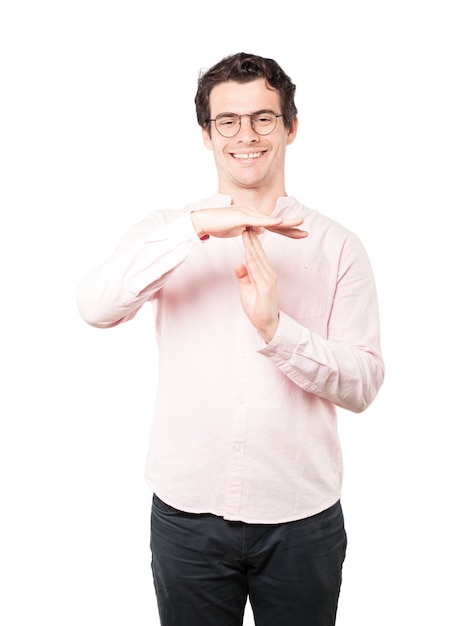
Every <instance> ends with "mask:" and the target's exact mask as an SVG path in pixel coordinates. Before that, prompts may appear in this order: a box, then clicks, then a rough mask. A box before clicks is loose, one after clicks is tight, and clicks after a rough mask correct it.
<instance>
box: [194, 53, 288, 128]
mask: <svg viewBox="0 0 472 626" xmlns="http://www.w3.org/2000/svg"><path fill="white" fill-rule="evenodd" d="M258 78H264V79H265V80H266V82H267V85H268V86H269V87H271V88H272V89H276V90H277V91H278V92H279V95H280V105H281V107H282V114H283V118H284V125H285V126H286V127H287V128H291V127H292V124H293V120H294V118H295V116H296V115H297V107H296V106H295V99H294V98H295V88H296V87H295V85H294V83H293V82H292V81H291V79H290V78H289V77H288V76H287V74H286V73H285V72H284V71H283V69H282V68H281V67H280V65H279V64H278V63H276V62H275V61H274V60H273V59H265V58H264V57H260V56H257V55H255V54H247V53H246V52H239V53H237V54H233V55H231V56H227V57H225V58H224V59H222V60H221V61H219V62H218V63H217V64H216V65H214V66H213V67H211V68H210V69H209V70H206V71H202V72H201V73H200V77H199V79H198V89H197V94H196V96H195V107H196V111H197V121H198V123H199V124H200V126H201V127H202V128H206V129H208V126H209V124H210V93H211V90H212V89H213V87H215V86H216V85H218V84H220V83H224V82H226V81H230V80H232V81H235V82H237V83H249V82H251V81H252V80H256V79H258ZM208 130H209V129H208Z"/></svg>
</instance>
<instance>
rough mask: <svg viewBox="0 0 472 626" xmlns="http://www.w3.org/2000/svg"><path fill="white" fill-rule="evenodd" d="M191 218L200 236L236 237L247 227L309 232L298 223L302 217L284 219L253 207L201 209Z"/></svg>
mask: <svg viewBox="0 0 472 626" xmlns="http://www.w3.org/2000/svg"><path fill="white" fill-rule="evenodd" d="M191 219H192V223H193V226H194V228H195V230H196V231H197V234H198V236H199V237H200V238H201V237H204V236H205V235H211V236H212V237H237V236H238V235H240V234H241V233H242V232H243V231H244V230H246V229H247V228H252V229H255V230H256V232H262V231H263V230H264V229H266V230H271V231H272V232H274V233H278V234H279V235H285V236H286V237H292V238H294V239H301V238H302V237H306V235H307V233H306V232H305V231H303V230H300V229H299V228H296V227H297V226H300V224H302V223H303V218H297V219H284V218H283V217H272V216H270V215H265V214H264V213H260V212H259V211H256V210H255V209H251V208H250V207H240V206H229V207H221V208H216V209H200V210H199V211H192V213H191Z"/></svg>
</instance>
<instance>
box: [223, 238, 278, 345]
mask: <svg viewBox="0 0 472 626" xmlns="http://www.w3.org/2000/svg"><path fill="white" fill-rule="evenodd" d="M242 239H243V243H244V252H245V257H246V265H242V264H241V265H237V266H236V267H235V268H234V273H235V274H236V278H237V279H238V283H239V293H240V297H241V304H242V307H243V309H244V312H245V313H246V315H247V316H248V318H249V320H250V321H251V323H252V324H253V326H254V327H255V328H256V329H257V331H258V332H259V334H260V335H261V337H262V338H263V339H264V341H265V342H266V343H269V342H270V341H271V340H272V338H273V336H274V335H275V332H276V330H277V327H278V325H279V303H278V297H277V274H276V273H275V271H274V269H273V267H272V266H271V265H270V263H269V259H268V258H267V256H266V253H265V252H264V249H263V247H262V245H261V242H260V241H259V239H258V237H257V234H256V233H255V232H254V231H249V230H245V231H244V232H243V233H242Z"/></svg>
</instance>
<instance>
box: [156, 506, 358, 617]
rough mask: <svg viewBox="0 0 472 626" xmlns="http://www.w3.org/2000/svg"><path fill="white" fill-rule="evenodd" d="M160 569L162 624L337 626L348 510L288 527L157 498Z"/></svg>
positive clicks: (337, 508)
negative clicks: (248, 616) (248, 612)
mask: <svg viewBox="0 0 472 626" xmlns="http://www.w3.org/2000/svg"><path fill="white" fill-rule="evenodd" d="M151 551H152V571H153V576H154V586H155V590H156V597H157V603H158V608H159V616H160V621H161V626H241V624H242V623H243V614H244V608H245V606H246V601H247V598H248V597H249V601H250V603H251V606H252V610H253V612H254V621H255V624H256V626H333V625H334V624H335V621H336V611H337V605H338V597H339V591H340V587H341V571H342V565H343V562H344V557H345V553H346V533H345V530H344V518H343V513H342V509H341V504H340V503H339V502H337V503H336V504H335V505H333V506H332V507H330V508H329V509H327V510H326V511H323V512H322V513H319V514H318V515H314V516H312V517H308V518H306V519H303V520H300V521H296V522H288V523H285V524H245V523H242V522H230V521H227V520H224V519H223V518H221V517H217V516H215V515H210V514H201V515H199V514H192V513H184V512H182V511H178V510H177V509H174V508H172V507H170V506H169V505H167V504H165V503H164V502H162V500H160V499H159V498H158V497H157V496H154V497H153V505H152V515H151Z"/></svg>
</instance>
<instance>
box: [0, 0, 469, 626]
mask: <svg viewBox="0 0 472 626" xmlns="http://www.w3.org/2000/svg"><path fill="white" fill-rule="evenodd" d="M471 6H472V5H471V3H470V2H462V3H460V2H457V1H454V0H452V1H451V0H449V1H448V2H438V1H436V0H431V1H429V2H426V1H425V2H419V1H417V0H409V1H408V2H406V1H404V0H397V1H396V2H388V1H383V2H382V1H379V0H375V1H374V0H372V1H370V2H369V1H367V0H360V1H358V2H354V1H352V2H348V1H345V2H342V1H334V0H330V1H328V0H326V1H314V2H305V1H304V0H303V2H299V1H298V0H292V1H291V2H288V3H277V2H271V3H256V2H251V3H238V2H233V3H221V2H217V1H216V0H215V1H209V0H203V2H187V3H182V2H178V0H177V1H176V2H172V3H170V2H169V3H167V4H165V3H162V2H157V1H151V0H133V1H131V0H81V1H75V0H44V1H42V2H37V1H33V0H30V1H27V0H16V1H15V2H10V3H9V4H8V5H7V4H6V3H5V5H4V6H3V8H2V9H1V14H0V63H1V80H0V85H1V89H2V92H3V95H2V96H1V101H0V107H1V116H0V124H1V136H0V151H1V152H0V155H1V156H0V158H1V163H0V166H1V167H0V176H1V188H0V192H1V222H0V223H1V229H0V254H1V291H2V307H1V312H2V324H1V333H2V337H1V352H0V354H1V361H2V372H3V374H2V392H1V399H0V402H1V409H0V410H1V421H0V481H1V482H0V498H1V500H0V501H1V516H0V526H1V533H0V594H1V600H0V622H1V623H2V624H5V625H6V626H43V625H44V626H65V625H66V626H76V625H77V626H78V625H80V626H83V625H84V624H86V625H91V626H95V625H99V624H100V625H108V624H114V625H129V624H133V625H134V624H139V625H140V626H146V625H151V624H152V625H157V623H158V619H157V610H156V607H155V600H154V591H153V588H152V579H151V572H150V567H149V561H150V555H149V549H148V525H149V512H150V493H149V491H148V488H147V486H146V485H145V483H144V478H143V468H144V459H145V454H146V449H147V438H148V433H149V428H150V421H151V416H152V410H153V404H154V395H155V388H156V375H157V355H156V349H155V343H154V338H153V332H152V321H151V316H150V310H148V309H147V308H144V309H143V310H142V311H141V312H140V313H139V314H138V316H137V317H136V319H135V320H134V321H133V322H132V323H131V324H128V325H124V326H123V327H121V328H116V329H113V330H107V331H98V330H96V329H93V328H90V327H88V326H87V325H86V324H85V323H84V322H83V321H82V320H81V319H80V318H79V316H78V313H77V310H76V304H75V297H76V296H75V294H76V289H77V284H78V282H79V281H80V279H81V278H82V276H83V275H84V274H85V273H86V272H87V271H88V270H89V269H91V267H92V266H94V265H95V264H97V263H98V262H99V261H101V260H102V259H103V258H104V257H105V256H107V255H108V254H109V253H110V252H111V251H112V250H113V248H114V246H115V244H116V243H117V241H118V240H119V238H120V237H121V235H122V234H123V233H124V232H125V231H126V230H127V229H128V228H129V227H130V226H131V225H133V224H134V223H135V222H136V221H138V220H139V219H141V218H142V217H144V215H145V214H147V213H148V212H149V211H152V210H154V209H156V208H162V207H167V206H171V207H173V208H178V207H180V206H181V205H183V204H184V203H185V202H187V201H193V200H198V199H199V198H200V197H203V196H206V195H209V194H211V193H212V192H213V191H214V190H215V185H216V177H215V173H214V167H213V162H212V156H211V153H209V152H207V151H206V149H205V148H204V147H203V144H202V143H201V139H200V130H199V128H198V126H197V124H196V121H195V113H194V105H193V98H194V94H195V89H196V80H197V77H198V72H199V70H200V69H201V68H207V67H209V66H210V65H212V64H213V63H215V62H216V61H218V60H219V59H220V58H221V57H223V56H225V55H227V54H230V53H233V52H238V51H241V50H242V51H246V52H254V53H257V54H261V55H263V56H271V57H273V58H275V59H276V60H277V61H278V62H279V63H280V64H281V65H282V67H283V68H284V69H285V71H286V72H287V73H288V74H289V76H291V78H292V79H293V80H294V82H295V83H296V84H297V104H298V108H299V118H300V126H299V135H298V137H297V140H296V142H295V143H294V144H293V145H292V146H291V147H290V148H289V150H288V170H287V192H288V193H289V194H292V195H295V196H297V198H298V199H299V200H300V201H302V202H304V203H305V204H307V205H309V206H312V207H314V208H317V209H318V210H320V211H321V212H323V213H326V214H327V215H329V216H331V217H333V218H334V219H337V220H338V221H340V222H342V223H343V224H344V225H346V226H347V227H349V228H350V229H352V230H354V231H355V232H356V233H357V234H358V235H359V236H360V237H361V239H362V240H363V242H364V244H365V245H366V247H367V250H368V252H369V255H370V258H371V261H372V264H373V266H374V270H375V275H376V279H377V283H378V291H379V296H380V304H381V312H382V330H383V349H384V356H385V361H386V366H387V376H386V382H385V385H384V387H383V389H382V390H381V392H380V394H379V396H378V398H377V400H376V402H375V403H374V405H373V406H372V407H371V408H370V409H369V410H368V411H367V412H365V413H364V414H362V415H351V414H348V413H343V412H341V413H340V429H341V436H342V440H343V446H344V453H345V464H346V469H345V475H346V477H345V485H344V496H343V503H344V510H345V516H346V524H347V530H348V534H349V550H348V557H347V560H346V564H345V570H344V572H345V575H344V585H343V590H342V593H341V600H340V607H339V618H338V624H339V626H379V625H382V626H390V625H391V626H394V625H395V626H398V625H399V624H402V626H409V625H415V626H417V625H418V624H429V623H441V624H455V625H462V624H470V623H471V620H472V613H471V609H470V598H469V593H470V571H469V563H470V559H471V542H470V528H471V522H472V520H471V515H470V506H469V502H468V501H469V499H470V478H471V463H470V453H469V448H470V436H469V434H468V433H469V432H470V431H469V422H470V418H471V407H470V396H471V389H472V385H471V382H470V373H471V356H470V355H471V347H472V346H471V330H470V327H471V323H470V316H471V314H472V307H471V278H470V276H471V267H472V263H471V261H472V259H471V256H472V255H471V250H470V249H471V244H470V240H471V227H470V222H469V213H470V210H471V206H472V183H471V176H472V90H471V80H472V49H471V35H470V34H471V32H472V12H471ZM245 623H246V624H247V625H248V626H249V625H250V624H253V620H252V615H251V612H250V610H248V612H247V615H246V620H245Z"/></svg>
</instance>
